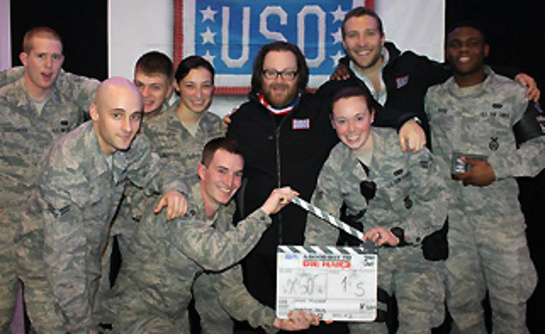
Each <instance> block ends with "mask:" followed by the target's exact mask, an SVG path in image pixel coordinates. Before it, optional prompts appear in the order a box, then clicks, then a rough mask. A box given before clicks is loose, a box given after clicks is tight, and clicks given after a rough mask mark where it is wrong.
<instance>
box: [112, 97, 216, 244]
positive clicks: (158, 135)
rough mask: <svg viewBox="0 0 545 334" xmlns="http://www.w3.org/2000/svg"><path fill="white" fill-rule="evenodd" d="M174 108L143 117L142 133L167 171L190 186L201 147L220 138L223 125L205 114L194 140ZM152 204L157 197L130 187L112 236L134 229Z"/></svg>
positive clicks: (214, 116) (212, 115) (207, 113)
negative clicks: (172, 172) (148, 195)
mask: <svg viewBox="0 0 545 334" xmlns="http://www.w3.org/2000/svg"><path fill="white" fill-rule="evenodd" d="M177 107H178V104H175V105H174V106H172V107H170V108H169V109H167V110H165V111H163V112H161V113H160V114H158V115H156V116H154V117H153V118H151V119H149V120H146V118H145V116H144V122H145V123H144V124H142V130H141V134H142V136H143V137H144V138H145V139H146V140H147V142H148V144H149V145H150V147H151V148H152V150H153V151H154V152H156V153H157V154H158V155H159V157H161V159H162V162H163V163H164V164H165V165H166V166H167V168H170V169H171V170H172V171H174V172H176V173H177V174H178V175H180V177H181V178H182V179H184V180H186V181H187V182H188V183H189V184H192V183H193V182H194V181H196V180H198V176H197V166H198V165H199V162H200V161H201V154H202V150H203V147H204V145H205V144H206V143H207V142H208V141H209V140H210V139H212V138H216V137H221V136H223V129H222V126H223V123H222V121H221V119H220V117H219V116H217V115H215V114H212V113H211V112H205V113H203V115H202V117H201V119H200V121H199V129H198V131H197V134H196V136H195V137H194V136H193V135H191V134H190V133H189V131H187V130H186V128H184V126H183V125H182V124H181V123H180V120H179V119H178V116H177V114H176V111H177ZM154 201H156V198H149V197H147V196H146V195H145V194H144V193H143V192H142V191H140V190H139V189H138V188H136V187H133V186H131V185H129V186H128V187H127V189H126V190H125V199H124V201H123V204H122V205H121V207H120V210H119V214H118V217H119V219H116V224H115V226H114V229H115V232H114V233H116V234H117V233H124V234H127V233H129V234H130V232H129V231H131V229H134V221H139V220H140V219H141V217H142V215H143V213H144V210H145V209H146V208H147V206H148V205H149V204H150V203H152V202H154Z"/></svg>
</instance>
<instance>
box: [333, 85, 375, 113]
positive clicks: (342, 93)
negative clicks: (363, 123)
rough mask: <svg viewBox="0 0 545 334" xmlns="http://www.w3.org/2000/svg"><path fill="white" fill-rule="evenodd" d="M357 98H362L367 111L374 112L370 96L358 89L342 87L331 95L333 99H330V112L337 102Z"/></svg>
mask: <svg viewBox="0 0 545 334" xmlns="http://www.w3.org/2000/svg"><path fill="white" fill-rule="evenodd" d="M359 96H361V97H363V98H364V100H365V104H367V109H368V110H369V112H370V113H373V112H374V111H375V110H374V109H373V105H372V99H371V95H369V93H368V92H366V91H365V90H363V89H361V88H359V87H344V88H341V89H340V90H338V91H337V92H336V93H335V94H333V97H332V98H331V108H330V109H329V110H330V112H331V113H333V106H334V105H335V103H336V102H337V101H339V100H341V99H348V98H351V97H359Z"/></svg>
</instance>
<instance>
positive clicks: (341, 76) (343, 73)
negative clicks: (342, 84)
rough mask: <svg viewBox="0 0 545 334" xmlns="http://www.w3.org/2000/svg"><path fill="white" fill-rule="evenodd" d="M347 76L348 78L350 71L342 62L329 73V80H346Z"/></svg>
mask: <svg viewBox="0 0 545 334" xmlns="http://www.w3.org/2000/svg"><path fill="white" fill-rule="evenodd" d="M349 78H350V72H349V71H348V68H347V67H346V66H344V65H343V64H339V65H337V67H336V68H335V72H333V74H331V76H330V77H329V80H335V81H340V80H347V79H349Z"/></svg>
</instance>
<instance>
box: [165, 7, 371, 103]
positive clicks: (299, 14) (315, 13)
mask: <svg viewBox="0 0 545 334" xmlns="http://www.w3.org/2000/svg"><path fill="white" fill-rule="evenodd" d="M363 5H365V6H367V7H371V8H372V6H373V1H372V0H303V1H294V0H270V1H258V0H175V19H174V61H175V64H178V63H179V62H180V60H181V59H182V58H184V57H186V56H189V55H195V54H196V55H200V56H203V57H205V58H206V59H207V60H208V61H210V63H212V65H213V66H214V68H215V69H216V86H217V89H216V92H217V93H219V94H245V93H246V92H248V90H249V84H250V76H251V73H252V65H253V61H254V58H255V56H256V55H257V52H258V51H259V48H260V47H261V46H262V45H264V44H267V43H270V42H272V41H275V40H283V41H288V42H291V43H293V44H296V45H297V46H299V48H300V49H301V50H302V51H303V54H304V55H305V57H306V59H307V63H308V66H309V69H310V73H311V77H310V87H311V88H316V87H318V86H319V85H320V84H321V83H322V82H324V81H325V80H326V79H327V78H328V77H329V75H330V74H331V73H332V72H333V69H334V67H335V66H336V64H337V60H338V59H339V58H341V57H342V56H343V49H342V45H341V23H342V19H343V18H344V15H345V14H346V13H347V12H348V11H349V10H350V9H352V8H354V7H356V6H363Z"/></svg>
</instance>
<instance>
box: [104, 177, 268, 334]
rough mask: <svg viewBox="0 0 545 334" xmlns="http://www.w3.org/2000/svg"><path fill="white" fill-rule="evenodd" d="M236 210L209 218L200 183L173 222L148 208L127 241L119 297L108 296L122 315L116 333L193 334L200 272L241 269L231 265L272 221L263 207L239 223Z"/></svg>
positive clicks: (117, 290)
mask: <svg viewBox="0 0 545 334" xmlns="http://www.w3.org/2000/svg"><path fill="white" fill-rule="evenodd" d="M233 211H234V209H233V207H232V205H230V206H227V207H221V208H220V209H219V211H218V212H217V214H216V216H215V217H214V219H213V221H208V220H207V219H206V218H205V216H204V212H205V211H204V200H203V198H202V195H201V188H200V183H196V184H195V185H194V186H193V187H192V189H191V195H190V196H189V198H188V214H186V215H185V216H184V217H182V218H178V219H176V220H173V221H170V222H167V221H166V220H165V216H164V214H159V215H155V214H153V212H151V211H146V213H145V215H144V216H143V218H142V220H141V221H140V223H139V224H138V225H137V228H136V232H135V235H134V237H133V238H132V239H131V241H130V243H128V245H127V246H128V247H127V249H128V252H127V253H126V255H127V256H126V257H125V258H124V261H123V266H122V268H121V272H120V274H119V277H118V279H117V282H116V284H115V286H114V288H113V293H114V296H113V297H112V298H111V299H110V300H109V301H108V305H109V307H110V309H112V310H114V311H115V312H116V315H117V320H116V321H115V322H114V332H117V333H189V320H188V315H187V307H188V304H189V301H190V300H191V286H192V284H193V281H194V280H195V278H196V276H197V275H199V274H201V273H203V272H204V271H221V270H227V272H230V271H231V270H240V269H238V266H235V267H233V268H236V269H229V268H230V267H231V266H232V265H233V264H235V263H236V262H238V261H240V260H241V259H242V258H243V257H244V256H245V255H246V254H247V253H248V252H249V251H250V250H251V249H252V248H253V247H254V246H255V244H256V243H257V241H258V240H259V238H260V237H261V235H262V233H263V232H264V231H265V230H266V229H267V228H268V227H269V225H270V223H271V219H270V217H269V216H268V215H266V214H265V213H264V212H263V211H261V210H257V211H255V212H254V213H253V214H251V215H250V216H248V218H247V219H246V220H244V221H243V222H241V223H239V224H238V225H237V227H236V228H235V227H234V226H232V225H231V219H232V214H233ZM229 275H231V274H229ZM233 275H234V274H233ZM228 277H229V276H228ZM231 277H232V276H231ZM229 282H233V279H232V278H230V281H229ZM217 283H218V284H220V282H219V281H218V282H217ZM224 284H227V285H231V284H230V283H224ZM247 296H249V295H247ZM235 303H236V302H235ZM231 305H233V304H231ZM244 305H246V303H244ZM248 305H251V304H248ZM236 306H238V307H240V305H236Z"/></svg>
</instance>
